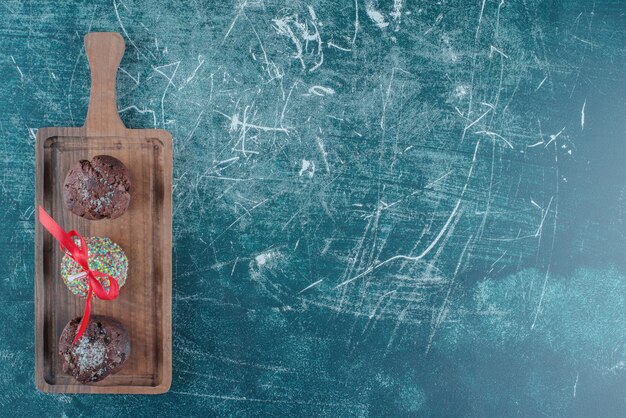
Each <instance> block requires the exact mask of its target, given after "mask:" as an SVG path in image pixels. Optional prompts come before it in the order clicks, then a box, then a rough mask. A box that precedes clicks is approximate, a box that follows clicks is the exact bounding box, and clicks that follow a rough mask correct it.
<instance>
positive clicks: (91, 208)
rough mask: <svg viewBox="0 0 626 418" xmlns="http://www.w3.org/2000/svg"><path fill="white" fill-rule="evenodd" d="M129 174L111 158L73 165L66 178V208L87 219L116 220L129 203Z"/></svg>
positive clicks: (64, 198) (96, 158)
mask: <svg viewBox="0 0 626 418" xmlns="http://www.w3.org/2000/svg"><path fill="white" fill-rule="evenodd" d="M129 190H130V174H129V172H128V169H127V168H126V166H125V165H124V164H123V163H122V162H121V161H120V160H118V159H117V158H114V157H111V156H110V155H97V156H95V157H93V158H92V159H91V161H88V160H81V161H79V162H78V163H76V164H74V165H73V166H72V167H71V168H70V170H69V171H68V173H67V176H66V177H65V183H64V184H63V200H64V201H65V206H66V207H67V208H68V209H69V210H71V211H72V212H73V213H75V214H76V215H78V216H81V217H83V218H85V219H91V220H96V219H104V218H108V219H115V218H118V217H120V216H122V214H123V213H124V212H125V211H126V209H128V205H129V204H130V193H129Z"/></svg>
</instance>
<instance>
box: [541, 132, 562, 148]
mask: <svg viewBox="0 0 626 418" xmlns="http://www.w3.org/2000/svg"><path fill="white" fill-rule="evenodd" d="M564 130H565V127H563V129H561V130H560V131H559V132H558V133H557V134H555V135H550V140H549V141H548V142H547V143H546V146H545V147H544V148H548V145H550V144H551V143H553V142H554V141H556V139H557V138H558V137H559V136H560V135H561V134H562V133H563V131H564Z"/></svg>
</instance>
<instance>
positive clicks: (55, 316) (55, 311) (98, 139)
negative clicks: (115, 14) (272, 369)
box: [35, 33, 172, 394]
mask: <svg viewBox="0 0 626 418" xmlns="http://www.w3.org/2000/svg"><path fill="white" fill-rule="evenodd" d="M85 51H86V55H87V57H88V59H89V64H90V67H91V83H92V84H91V85H92V88H91V97H90V103H89V111H88V113H87V119H86V122H85V125H84V126H83V127H81V128H44V129H40V130H39V131H38V133H37V141H36V204H37V205H41V206H43V207H44V209H45V210H46V211H48V213H50V214H51V215H52V217H53V218H54V219H55V220H56V221H57V222H59V224H60V225H61V226H62V227H63V228H64V229H65V230H66V231H69V230H73V229H74V230H77V231H78V232H79V233H81V234H82V235H83V236H85V237H89V236H108V237H109V238H111V239H112V240H113V241H114V242H116V243H118V244H119V245H120V246H121V247H122V248H123V249H124V251H125V252H126V255H127V257H128V260H129V271H128V279H127V281H126V284H125V285H124V286H123V287H122V288H121V289H120V296H119V297H118V298H117V299H115V300H113V301H101V300H98V299H97V298H94V301H93V305H92V314H102V315H108V316H111V317H113V318H115V319H117V320H119V321H121V322H122V323H123V324H124V326H125V327H126V329H127V330H128V333H129V336H130V339H131V355H130V357H129V359H128V361H127V363H126V365H125V366H124V368H123V369H122V370H121V371H120V372H118V373H117V374H114V375H110V376H108V377H107V378H105V379H104V380H102V381H100V382H97V383H95V384H89V385H84V384H80V383H78V382H77V381H76V380H74V379H73V378H72V377H71V376H69V375H66V374H64V373H63V372H62V369H61V361H60V357H59V355H58V354H57V351H58V350H57V343H58V338H59V336H60V334H61V331H62V330H63V327H64V326H65V324H66V323H67V322H68V321H69V320H71V319H73V318H74V317H76V316H81V315H82V312H83V309H84V303H85V301H84V299H82V298H79V297H77V296H75V295H73V294H72V293H71V292H70V291H69V290H68V289H67V288H66V286H65V284H64V283H63V280H62V278H61V275H60V266H59V265H60V261H61V258H62V256H63V252H62V251H61V250H60V248H59V246H58V243H57V242H56V240H55V239H54V238H53V237H52V236H51V235H50V234H48V233H47V232H46V231H45V229H44V228H43V227H41V226H39V225H38V226H37V228H36V241H35V242H36V245H35V270H36V279H35V355H36V357H35V364H36V366H35V381H36V383H37V387H38V388H39V389H40V390H42V391H45V392H63V393H145V394H154V393H163V392H166V391H168V390H169V386H170V383H171V377H172V370H171V368H172V354H171V340H172V336H171V299H172V286H171V283H172V282H171V269H172V267H171V253H172V244H171V243H172V236H171V235H172V233H171V225H172V209H171V207H172V202H171V190H172V139H171V136H170V134H169V133H168V132H167V131H164V130H157V129H127V128H126V127H125V126H124V124H123V123H122V121H121V120H120V118H119V116H118V113H117V106H116V94H115V79H116V77H115V76H116V72H117V69H118V65H119V62H120V60H121V58H122V55H123V53H124V41H123V39H122V37H121V36H120V35H119V34H117V33H90V34H88V35H87V36H86V37H85ZM102 154H106V155H111V156H113V157H115V158H117V159H119V160H120V161H122V162H123V163H124V164H125V165H126V167H127V168H128V169H129V170H130V175H131V182H132V184H131V203H130V207H129V209H128V210H127V212H126V213H125V214H124V215H122V216H121V217H119V218H117V219H113V220H108V219H106V220H99V221H89V220H86V219H82V218H80V217H78V216H76V215H74V214H73V213H71V212H70V211H69V210H67V209H66V208H65V207H64V204H63V181H64V179H65V175H66V173H67V171H68V169H69V168H70V166H71V165H72V164H74V163H76V162H77V161H79V160H83V159H91V158H92V157H94V156H96V155H102Z"/></svg>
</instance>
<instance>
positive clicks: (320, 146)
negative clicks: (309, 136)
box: [316, 136, 330, 174]
mask: <svg viewBox="0 0 626 418" xmlns="http://www.w3.org/2000/svg"><path fill="white" fill-rule="evenodd" d="M316 140H317V146H318V148H319V149H320V152H321V153H322V160H323V161H324V166H325V167H326V172H327V173H328V174H330V166H329V165H328V158H327V157H328V153H327V152H326V149H325V148H324V142H323V141H322V138H320V137H319V136H317V137H316Z"/></svg>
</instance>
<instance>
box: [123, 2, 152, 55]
mask: <svg viewBox="0 0 626 418" xmlns="http://www.w3.org/2000/svg"><path fill="white" fill-rule="evenodd" d="M118 4H121V5H122V6H124V8H125V9H126V10H128V7H126V5H125V4H124V3H123V2H122V0H113V8H114V9H115V16H116V17H117V22H118V23H119V24H120V28H122V32H124V35H126V38H128V42H130V44H131V45H132V46H133V48H135V50H136V51H137V53H138V54H139V55H141V56H142V57H144V58H146V56H145V55H144V54H143V52H141V51H140V50H139V48H137V45H135V43H134V42H133V40H132V39H131V37H130V36H129V35H128V32H126V28H125V27H124V24H123V23H122V19H121V18H120V13H119V10H117V6H118ZM148 52H149V53H150V55H152V58H154V59H156V56H155V55H154V54H153V53H152V51H150V50H148Z"/></svg>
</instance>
